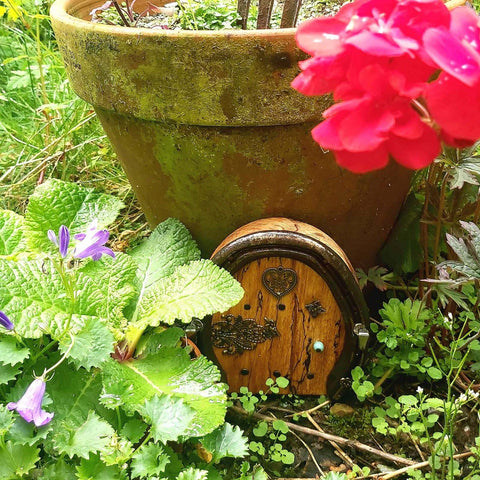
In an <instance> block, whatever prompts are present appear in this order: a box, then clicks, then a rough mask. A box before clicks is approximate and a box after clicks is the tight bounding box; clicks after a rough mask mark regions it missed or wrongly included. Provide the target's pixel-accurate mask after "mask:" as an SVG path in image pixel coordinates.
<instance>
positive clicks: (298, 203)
mask: <svg viewBox="0 0 480 480" xmlns="http://www.w3.org/2000/svg"><path fill="white" fill-rule="evenodd" d="M101 3H102V1H98V0H96V1H94V0H57V1H56V2H55V3H54V4H53V6H52V8H51V18H52V23H53V28H54V31H55V35H56V37H57V41H58V44H59V47H60V51H61V53H62V55H63V58H64V61H65V65H66V68H67V73H68V76H69V79H70V82H71V85H72V87H73V89H74V90H75V92H76V93H77V94H78V95H79V96H80V97H82V98H83V99H84V100H86V101H87V102H89V103H90V104H92V105H93V107H94V108H95V111H96V112H97V115H98V118H99V119H100V121H101V123H102V125H103V128H104V129H105V132H106V133H107V135H108V137H109V139H110V141H111V142H112V145H113V148H114V150H115V152H116V154H117V156H118V159H119V161H120V162H121V164H122V165H123V167H124V169H125V171H126V173H127V176H128V178H129V181H130V183H131V184H132V187H133V189H134V190H135V193H136V195H137V197H138V200H139V201H140V204H141V206H142V208H143V210H144V212H145V215H146V217H147V219H148V221H149V223H150V224H151V226H152V227H154V226H155V225H157V224H158V223H159V222H161V221H162V220H164V219H165V218H167V217H176V218H178V219H180V220H181V221H182V222H184V223H185V224H186V226H187V227H188V228H189V229H190V231H191V233H192V235H193V237H194V238H195V239H196V240H197V241H198V243H199V245H200V248H201V249H202V251H203V253H204V254H205V255H210V254H211V252H212V251H213V250H214V249H215V247H216V246H217V245H218V244H219V243H220V242H221V241H222V240H223V238H225V237H226V236H227V235H228V234H229V233H231V232H232V231H233V230H235V229H236V228H238V227H240V226H242V225H244V224H246V223H248V222H250V221H252V220H256V219H259V218H265V217H289V218H292V219H295V220H300V221H303V222H306V223H309V224H311V225H314V226H315V227H318V228H320V229H321V230H323V231H324V232H326V233H327V234H328V235H330V236H331V237H332V238H333V239H334V240H335V241H336V242H337V243H338V244H339V245H340V246H341V247H342V248H343V249H344V250H345V252H346V253H347V255H348V256H349V258H350V260H351V261H352V263H353V265H354V266H361V267H368V266H372V265H374V264H375V263H376V262H377V260H376V256H377V253H378V251H379V249H380V248H381V246H382V245H383V243H384V242H385V240H386V238H387V236H388V233H389V231H390V230H391V227H392V226H393V224H394V222H395V219H396V218H397V215H398V213H399V210H400V208H401V205H402V203H403V200H404V198H405V195H406V193H407V191H408V189H409V185H410V179H411V172H410V171H408V170H406V169H404V168H403V167H400V166H399V165H397V164H395V163H394V162H391V163H390V165H389V166H388V167H387V168H385V169H383V170H380V171H376V172H372V173H369V174H366V175H356V174H353V173H350V172H348V171H346V170H344V169H342V168H340V167H339V166H338V165H337V164H336V163H335V160H334V158H333V156H332V155H331V154H330V153H328V152H324V151H322V149H321V148H320V147H319V146H318V145H317V144H316V143H315V142H314V141H313V140H312V137H311V133H310V132H311V129H312V128H313V127H314V126H315V124H317V123H318V122H319V121H320V119H321V117H322V112H323V111H324V110H325V108H327V107H328V106H329V105H330V104H331V99H330V97H321V98H320V97H317V98H311V97H310V98H309V97H304V96H302V95H301V94H299V93H298V92H296V91H295V90H293V89H292V88H291V87H290V82H291V81H292V80H293V78H295V76H296V75H297V74H298V72H299V68H298V62H299V61H300V60H303V59H305V58H306V55H305V54H304V53H302V52H301V51H300V50H299V49H298V48H297V47H296V44H295V29H279V30H246V31H244V30H238V31H237V30H225V31H173V30H162V29H145V28H130V27H120V26H118V27H117V26H110V25H101V24H97V23H92V22H90V21H89V18H90V15H89V13H90V11H91V10H92V9H94V8H95V7H98V6H99V5H100V4H101ZM144 3H145V2H144ZM143 6H144V5H142V0H138V1H137V3H136V8H137V9H138V11H141V10H142V9H143Z"/></svg>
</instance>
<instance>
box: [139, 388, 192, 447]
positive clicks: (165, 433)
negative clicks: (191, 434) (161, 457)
mask: <svg viewBox="0 0 480 480" xmlns="http://www.w3.org/2000/svg"><path fill="white" fill-rule="evenodd" d="M140 413H141V415H142V416H143V417H144V418H145V420H146V421H147V422H148V423H149V424H150V425H151V426H152V427H151V432H152V435H153V438H154V439H155V441H156V442H162V443H166V442H168V441H169V440H174V441H176V440H178V438H179V437H180V436H182V435H184V434H185V433H186V432H187V431H188V430H189V429H190V424H191V422H192V420H193V418H194V417H195V414H196V412H195V410H193V408H190V407H189V406H188V405H187V404H185V403H184V401H183V398H179V397H171V396H169V395H154V396H153V397H152V398H150V399H148V400H147V401H146V402H145V405H144V406H143V407H142V408H141V409H140Z"/></svg>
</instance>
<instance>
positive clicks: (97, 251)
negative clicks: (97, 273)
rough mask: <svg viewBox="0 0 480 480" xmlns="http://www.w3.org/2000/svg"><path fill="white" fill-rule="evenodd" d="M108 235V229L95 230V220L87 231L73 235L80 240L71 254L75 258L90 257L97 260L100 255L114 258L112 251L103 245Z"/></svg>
mask: <svg viewBox="0 0 480 480" xmlns="http://www.w3.org/2000/svg"><path fill="white" fill-rule="evenodd" d="M109 236H110V233H108V230H97V222H94V223H92V224H91V225H90V227H89V228H88V230H87V233H77V235H75V239H76V240H80V242H79V243H78V244H77V246H76V247H75V250H74V252H73V256H74V257H76V258H87V257H92V260H99V259H100V258H101V256H102V255H110V256H111V257H112V258H115V254H114V253H113V251H112V250H111V249H110V248H108V247H105V243H106V242H107V240H108V237H109Z"/></svg>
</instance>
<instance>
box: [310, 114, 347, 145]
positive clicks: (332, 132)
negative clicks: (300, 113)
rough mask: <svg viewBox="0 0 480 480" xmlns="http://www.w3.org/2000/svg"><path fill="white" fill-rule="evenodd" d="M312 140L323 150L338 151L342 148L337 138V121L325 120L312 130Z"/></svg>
mask: <svg viewBox="0 0 480 480" xmlns="http://www.w3.org/2000/svg"><path fill="white" fill-rule="evenodd" d="M312 137H313V139H314V140H315V141H316V142H317V143H318V144H319V145H320V146H321V147H323V148H328V149H330V150H340V149H342V148H343V146H342V143H341V142H340V138H339V136H338V122H337V119H327V120H324V121H323V122H321V123H320V124H319V125H317V126H316V127H315V128H314V129H313V130H312Z"/></svg>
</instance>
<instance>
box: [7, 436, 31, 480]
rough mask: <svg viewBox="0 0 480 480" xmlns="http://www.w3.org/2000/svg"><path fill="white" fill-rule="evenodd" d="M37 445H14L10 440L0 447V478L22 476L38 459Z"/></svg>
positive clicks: (8, 478)
mask: <svg viewBox="0 0 480 480" xmlns="http://www.w3.org/2000/svg"><path fill="white" fill-rule="evenodd" d="M38 454H39V450H38V448H37V447H31V446H29V445H14V444H13V443H12V442H6V444H5V445H4V446H2V447H0V478H1V479H2V480H11V479H12V480H17V479H19V478H23V477H24V476H25V475H27V474H28V472H29V471H30V470H32V469H33V468H35V464H36V463H37V462H38V460H40V457H39V455H38Z"/></svg>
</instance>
